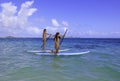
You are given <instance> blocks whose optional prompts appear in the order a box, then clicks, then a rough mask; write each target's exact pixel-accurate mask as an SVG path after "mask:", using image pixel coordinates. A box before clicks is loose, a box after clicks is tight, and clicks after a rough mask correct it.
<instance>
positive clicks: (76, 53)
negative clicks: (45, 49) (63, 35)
mask: <svg viewBox="0 0 120 81" xmlns="http://www.w3.org/2000/svg"><path fill="white" fill-rule="evenodd" d="M89 52H90V51H84V52H75V53H65V52H64V53H63V52H62V53H61V52H60V53H58V54H54V53H35V54H37V55H82V54H87V53H89Z"/></svg>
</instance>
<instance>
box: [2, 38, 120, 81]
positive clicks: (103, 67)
mask: <svg viewBox="0 0 120 81" xmlns="http://www.w3.org/2000/svg"><path fill="white" fill-rule="evenodd" d="M41 45H42V39H40V38H0V81H120V39H117V38H116V39H107V38H96V39H95V38H66V39H64V40H63V42H62V45H61V47H60V49H70V50H69V51H68V52H72V53H74V52H81V51H90V53H88V54H83V55H73V56H41V55H36V54H34V53H29V52H27V51H28V50H40V49H41ZM46 49H54V42H53V39H49V40H48V41H47V46H46Z"/></svg>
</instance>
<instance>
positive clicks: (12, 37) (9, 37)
mask: <svg viewBox="0 0 120 81" xmlns="http://www.w3.org/2000/svg"><path fill="white" fill-rule="evenodd" d="M5 38H16V37H14V36H7V37H5Z"/></svg>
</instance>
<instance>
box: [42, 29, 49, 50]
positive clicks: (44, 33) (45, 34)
mask: <svg viewBox="0 0 120 81" xmlns="http://www.w3.org/2000/svg"><path fill="white" fill-rule="evenodd" d="M47 35H50V36H49V37H48V38H50V37H51V34H48V33H47V31H46V29H44V30H43V36H42V40H43V44H42V46H41V48H42V49H43V50H45V47H46V41H47V40H48V39H47V40H46V37H47Z"/></svg>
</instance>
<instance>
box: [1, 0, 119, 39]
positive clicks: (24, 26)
mask: <svg viewBox="0 0 120 81" xmlns="http://www.w3.org/2000/svg"><path fill="white" fill-rule="evenodd" d="M43 29H47V33H50V34H53V35H54V34H55V33H56V32H60V34H61V35H63V34H64V32H65V30H66V29H67V30H68V32H67V34H66V37H80V38H120V0H0V37H5V36H15V37H41V36H42V32H43Z"/></svg>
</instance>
